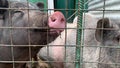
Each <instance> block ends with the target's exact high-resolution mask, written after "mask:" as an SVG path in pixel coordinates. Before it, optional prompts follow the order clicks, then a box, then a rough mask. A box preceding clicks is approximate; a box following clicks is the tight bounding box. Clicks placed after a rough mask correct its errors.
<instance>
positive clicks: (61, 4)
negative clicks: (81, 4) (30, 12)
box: [54, 0, 75, 22]
mask: <svg viewBox="0 0 120 68" xmlns="http://www.w3.org/2000/svg"><path fill="white" fill-rule="evenodd" d="M54 5H55V9H58V10H59V9H62V10H59V11H61V12H62V13H63V14H64V15H65V17H66V18H69V17H70V16H71V15H72V14H73V13H74V12H75V10H71V9H75V0H54ZM73 19H74V16H73V17H72V18H70V19H69V20H68V22H72V21H73Z"/></svg>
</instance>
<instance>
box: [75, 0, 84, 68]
mask: <svg viewBox="0 0 120 68" xmlns="http://www.w3.org/2000/svg"><path fill="white" fill-rule="evenodd" d="M83 8H84V0H78V23H77V28H78V30H77V46H76V61H77V62H76V64H75V66H76V67H75V68H80V67H81V66H80V65H81V58H80V50H81V34H82V17H83Z"/></svg>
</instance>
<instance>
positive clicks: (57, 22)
mask: <svg viewBox="0 0 120 68" xmlns="http://www.w3.org/2000/svg"><path fill="white" fill-rule="evenodd" d="M65 23H66V20H65V17H64V15H63V14H62V13H61V12H59V11H56V12H54V13H53V14H52V15H50V17H49V19H48V25H49V27H50V28H51V29H50V32H51V33H57V34H60V33H61V32H62V31H63V30H64V29H63V28H65Z"/></svg>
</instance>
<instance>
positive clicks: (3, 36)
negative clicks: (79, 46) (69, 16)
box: [0, 1, 65, 68]
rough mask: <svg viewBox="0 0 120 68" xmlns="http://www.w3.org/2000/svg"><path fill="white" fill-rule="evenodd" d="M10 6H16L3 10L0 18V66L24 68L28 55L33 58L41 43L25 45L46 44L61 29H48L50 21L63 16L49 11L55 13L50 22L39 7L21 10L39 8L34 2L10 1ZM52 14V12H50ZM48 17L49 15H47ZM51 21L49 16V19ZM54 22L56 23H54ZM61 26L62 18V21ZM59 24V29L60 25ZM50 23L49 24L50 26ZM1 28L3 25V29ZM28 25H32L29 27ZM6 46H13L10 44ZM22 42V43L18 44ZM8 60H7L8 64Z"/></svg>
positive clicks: (29, 59)
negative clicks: (56, 15)
mask: <svg viewBox="0 0 120 68" xmlns="http://www.w3.org/2000/svg"><path fill="white" fill-rule="evenodd" d="M9 7H10V8H17V9H11V10H6V12H5V15H4V19H1V21H0V26H1V27H3V28H0V44H3V45H0V61H8V62H0V68H13V67H15V68H25V66H26V64H25V63H27V61H31V59H32V58H35V60H36V54H37V52H38V51H39V49H40V48H42V47H43V46H30V47H29V45H46V44H47V43H49V42H51V41H52V40H54V39H55V38H56V37H57V36H58V35H59V33H58V32H61V31H62V30H61V29H60V30H59V29H58V30H57V31H56V30H55V31H53V32H50V30H51V29H50V28H54V26H52V25H54V24H52V25H49V24H50V23H55V24H56V25H57V23H60V22H61V21H58V19H57V18H59V17H61V18H60V20H61V19H64V20H65V18H63V17H64V16H61V15H63V14H62V13H61V12H58V11H57V12H55V13H53V14H54V15H55V14H58V16H59V17H55V16H53V17H55V20H54V22H49V21H48V18H49V16H48V14H47V13H43V12H41V11H39V10H25V9H28V8H29V9H39V8H38V7H37V6H35V5H31V4H29V3H24V2H17V1H15V2H10V3H9ZM51 16H52V15H51ZM50 18H52V17H50ZM49 20H51V19H49ZM56 21H57V23H56ZM62 23H63V25H65V21H64V22H63V21H62ZM63 25H61V27H59V28H64V26H63ZM51 26H52V27H51ZM4 27H5V28H4ZM30 27H32V28H30ZM7 45H8V46H7ZM10 45H14V46H13V47H12V46H10ZM22 45H23V46H22ZM11 61H26V62H23V63H19V62H18V63H17V62H15V64H13V63H12V62H11ZM9 62H10V63H9Z"/></svg>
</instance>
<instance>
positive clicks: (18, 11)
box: [13, 10, 24, 15]
mask: <svg viewBox="0 0 120 68" xmlns="http://www.w3.org/2000/svg"><path fill="white" fill-rule="evenodd" d="M13 13H14V14H15V13H21V15H24V12H23V11H20V10H17V11H14V12H13Z"/></svg>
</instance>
